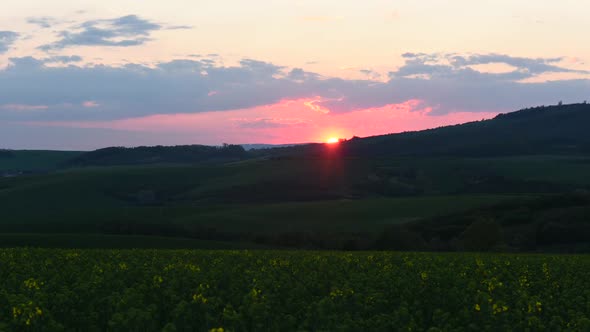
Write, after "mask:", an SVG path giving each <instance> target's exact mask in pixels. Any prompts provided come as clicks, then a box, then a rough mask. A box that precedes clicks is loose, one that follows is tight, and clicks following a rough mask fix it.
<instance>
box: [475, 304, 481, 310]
mask: <svg viewBox="0 0 590 332" xmlns="http://www.w3.org/2000/svg"><path fill="white" fill-rule="evenodd" d="M475 311H481V307H480V306H479V304H478V303H476V304H475Z"/></svg>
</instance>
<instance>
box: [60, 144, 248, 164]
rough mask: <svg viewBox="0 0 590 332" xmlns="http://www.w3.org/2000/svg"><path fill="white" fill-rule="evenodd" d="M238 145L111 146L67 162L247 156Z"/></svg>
mask: <svg viewBox="0 0 590 332" xmlns="http://www.w3.org/2000/svg"><path fill="white" fill-rule="evenodd" d="M246 157H247V156H246V151H245V150H244V148H243V147H241V146H239V145H224V146H222V147H216V146H205V145H178V146H151V147H147V146H140V147H136V148H125V147H110V148H104V149H99V150H95V151H91V152H87V153H84V154H82V155H79V156H78V157H76V158H73V159H71V160H69V161H68V162H67V165H68V166H111V165H139V164H162V163H195V162H203V161H235V160H240V159H243V158H246Z"/></svg>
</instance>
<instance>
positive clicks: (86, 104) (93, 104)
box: [82, 100, 100, 108]
mask: <svg viewBox="0 0 590 332" xmlns="http://www.w3.org/2000/svg"><path fill="white" fill-rule="evenodd" d="M82 106H84V107H86V108H94V107H98V106H100V104H99V103H97V102H95V101H92V100H88V101H85V102H83V103H82Z"/></svg>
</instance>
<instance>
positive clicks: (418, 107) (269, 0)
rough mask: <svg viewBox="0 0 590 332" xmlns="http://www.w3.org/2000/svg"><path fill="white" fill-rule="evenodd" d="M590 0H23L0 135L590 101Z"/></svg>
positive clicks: (290, 134)
mask: <svg viewBox="0 0 590 332" xmlns="http://www.w3.org/2000/svg"><path fill="white" fill-rule="evenodd" d="M588 13H590V3H588V2H587V1H585V0H562V1H559V2H558V1H533V0H522V1H513V0H495V1H484V0H482V1H472V0H453V1H448V0H447V1H443V0H422V1H414V0H398V1H385V0H364V1H356V0H354V1H353V0H350V1H348V0H257V1H242V0H231V1H230V0H168V1H160V0H143V1H137V0H102V1H95V0H93V1H90V0H52V1H44V0H19V1H9V3H8V4H3V5H2V10H1V11H0V148H29V149H33V148H39V149H84V150H86V149H93V148H99V147H105V146H113V145H117V146H123V145H124V146H137V145H155V144H164V145H172V144H220V143H223V142H227V143H275V144H281V143H295V142H312V141H314V142H318V141H325V140H326V139H328V138H330V137H351V136H353V135H357V136H370V135H378V134H384V133H392V132H401V131H406V130H418V129H425V128H431V127H437V126H442V125H447V124H455V123H461V122H466V121H473V120H480V119H484V118H489V117H493V116H494V115H495V114H497V113H499V112H507V111H512V110H516V109H519V108H522V107H528V106H534V105H542V104H545V105H547V104H555V103H557V102H559V101H560V100H561V101H563V102H565V103H569V102H581V101H583V100H586V99H588V100H590V80H589V79H590V43H588V42H587V40H586V38H585V34H586V32H587V31H590V20H588V18H587V17H588V15H589V14H588Z"/></svg>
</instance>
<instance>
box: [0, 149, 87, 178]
mask: <svg viewBox="0 0 590 332" xmlns="http://www.w3.org/2000/svg"><path fill="white" fill-rule="evenodd" d="M80 154H82V152H77V151H44V150H0V173H4V172H8V173H37V172H47V171H53V170H56V169H58V168H60V167H61V166H62V165H63V163H65V162H66V161H68V160H70V159H72V158H75V157H76V156H78V155H80ZM0 175H2V174H0Z"/></svg>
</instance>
